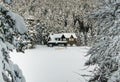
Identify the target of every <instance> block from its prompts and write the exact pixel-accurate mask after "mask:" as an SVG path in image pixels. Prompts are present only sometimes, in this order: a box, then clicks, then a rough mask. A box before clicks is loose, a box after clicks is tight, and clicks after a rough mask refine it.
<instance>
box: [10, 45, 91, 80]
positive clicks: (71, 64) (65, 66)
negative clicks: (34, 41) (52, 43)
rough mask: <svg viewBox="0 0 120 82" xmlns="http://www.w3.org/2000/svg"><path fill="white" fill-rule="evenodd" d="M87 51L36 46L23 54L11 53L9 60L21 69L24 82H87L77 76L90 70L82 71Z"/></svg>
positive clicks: (83, 48) (86, 48)
mask: <svg viewBox="0 0 120 82" xmlns="http://www.w3.org/2000/svg"><path fill="white" fill-rule="evenodd" d="M88 50H89V48H88V47H67V48H64V47H53V48H49V47H46V46H36V48H35V49H30V50H26V51H25V54H23V53H16V52H15V51H14V52H12V53H11V60H12V61H13V62H14V63H16V64H18V65H19V67H20V68H21V69H22V71H23V75H24V76H25V78H26V82H87V81H86V80H85V78H84V77H82V76H80V75H79V74H89V73H88V72H87V70H89V69H91V68H89V69H87V70H83V69H85V68H86V67H84V63H85V61H86V60H87V59H88V57H84V56H85V54H86V52H87V51H88ZM77 73H79V74H77Z"/></svg>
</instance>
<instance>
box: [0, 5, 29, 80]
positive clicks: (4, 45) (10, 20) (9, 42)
mask: <svg viewBox="0 0 120 82" xmlns="http://www.w3.org/2000/svg"><path fill="white" fill-rule="evenodd" d="M13 15H14V17H13ZM23 28H25V25H24V21H23V19H22V18H21V17H20V16H19V15H17V14H14V13H13V12H11V11H8V10H6V9H5V8H4V7H3V6H1V5H0V82H25V79H24V76H23V75H22V72H21V70H20V69H19V67H18V66H17V65H16V64H14V63H13V62H12V61H11V60H10V56H9V51H12V50H13V49H14V48H17V49H18V51H22V48H23V45H24V44H23V43H22V42H23V40H22V41H21V39H19V38H20V36H21V35H23V33H25V32H26V31H27V30H26V29H23ZM21 29H22V30H21ZM22 37H23V38H24V37H25V36H22Z"/></svg>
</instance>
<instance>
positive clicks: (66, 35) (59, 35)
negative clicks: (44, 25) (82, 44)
mask: <svg viewBox="0 0 120 82" xmlns="http://www.w3.org/2000/svg"><path fill="white" fill-rule="evenodd" d="M63 35H64V36H65V38H70V37H71V36H73V37H74V38H77V36H76V34H75V33H59V34H50V36H49V37H50V38H51V39H52V40H54V39H55V38H61V37H62V36H63Z"/></svg>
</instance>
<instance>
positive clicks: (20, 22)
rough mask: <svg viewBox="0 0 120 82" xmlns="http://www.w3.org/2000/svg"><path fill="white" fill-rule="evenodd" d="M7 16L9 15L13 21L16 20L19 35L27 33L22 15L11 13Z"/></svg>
mask: <svg viewBox="0 0 120 82" xmlns="http://www.w3.org/2000/svg"><path fill="white" fill-rule="evenodd" d="M7 15H9V16H10V17H11V18H12V19H13V20H15V28H16V29H17V30H18V32H19V33H21V34H23V33H25V32H27V28H26V25H25V22H24V19H23V18H22V17H21V16H20V15H18V14H16V13H13V12H11V11H9V12H8V13H7Z"/></svg>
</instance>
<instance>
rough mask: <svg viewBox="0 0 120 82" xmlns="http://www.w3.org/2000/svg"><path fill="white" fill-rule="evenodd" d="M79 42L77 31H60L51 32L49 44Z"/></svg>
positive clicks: (64, 44)
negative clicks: (57, 32) (56, 32)
mask: <svg viewBox="0 0 120 82" xmlns="http://www.w3.org/2000/svg"><path fill="white" fill-rule="evenodd" d="M76 43H77V36H76V34H75V33H59V34H50V35H49V37H48V43H47V45H48V46H50V47H52V46H67V45H70V46H73V45H76Z"/></svg>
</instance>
